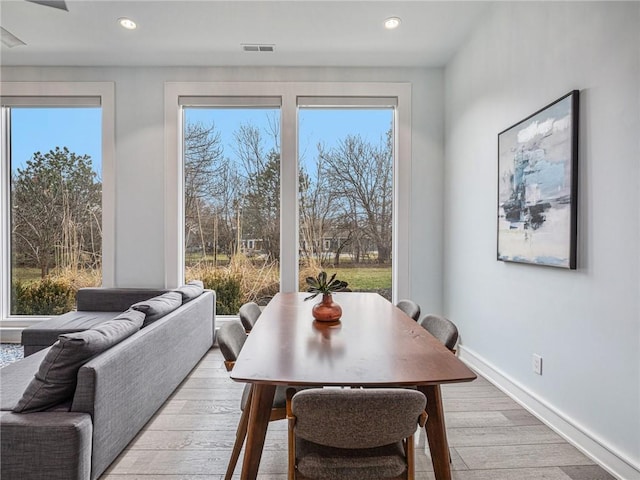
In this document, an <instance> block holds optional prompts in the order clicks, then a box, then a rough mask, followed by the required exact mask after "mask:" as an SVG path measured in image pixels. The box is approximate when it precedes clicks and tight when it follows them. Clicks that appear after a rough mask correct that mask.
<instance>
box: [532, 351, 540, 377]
mask: <svg viewBox="0 0 640 480" xmlns="http://www.w3.org/2000/svg"><path fill="white" fill-rule="evenodd" d="M531 360H532V363H531V366H532V367H533V373H537V374H538V375H542V357H541V356H540V355H537V354H535V353H534V354H533V357H532V359H531Z"/></svg>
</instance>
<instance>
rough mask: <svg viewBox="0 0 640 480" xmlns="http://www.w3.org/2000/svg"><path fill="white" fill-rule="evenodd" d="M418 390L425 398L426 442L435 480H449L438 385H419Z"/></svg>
mask: <svg viewBox="0 0 640 480" xmlns="http://www.w3.org/2000/svg"><path fill="white" fill-rule="evenodd" d="M418 389H419V390H420V391H421V392H422V393H424V395H425V396H426V397H427V414H428V415H429V417H428V418H427V424H426V425H425V428H426V431H427V440H428V441H429V451H430V452H431V462H432V463H433V472H434V473H435V477H436V480H451V466H450V464H449V458H450V457H449V443H448V442H447V430H446V428H445V425H444V409H443V408H442V395H441V393H440V385H420V386H419V387H418Z"/></svg>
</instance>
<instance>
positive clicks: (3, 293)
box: [0, 82, 116, 342]
mask: <svg viewBox="0 0 640 480" xmlns="http://www.w3.org/2000/svg"><path fill="white" fill-rule="evenodd" d="M83 98H84V99H87V98H89V99H97V100H98V102H99V104H100V107H101V117H102V132H101V135H102V172H101V178H102V286H104V287H111V286H113V285H114V282H115V201H116V198H115V86H114V83H113V82H0V108H1V109H2V115H0V134H1V135H2V151H1V152H0V213H1V218H2V221H1V222H0V275H1V277H0V278H1V284H2V288H0V335H1V337H2V341H18V342H19V341H20V331H21V330H22V328H24V327H27V326H29V325H33V324H34V323H37V322H39V321H42V320H43V319H46V318H50V317H49V316H45V317H42V316H26V315H10V299H11V282H10V278H11V272H10V271H9V269H10V265H11V262H10V255H11V252H10V251H9V249H10V248H11V240H10V224H9V222H10V216H9V208H10V194H11V192H10V186H9V182H10V179H11V171H10V167H9V155H10V153H11V152H10V151H9V150H10V145H9V142H8V141H5V140H7V139H8V135H10V134H11V132H10V124H9V115H8V112H9V109H10V108H11V107H14V106H15V107H18V106H21V107H24V106H30V107H50V106H57V107H65V106H68V107H77V106H79V105H81V104H82V103H83ZM12 99H13V102H12ZM16 337H17V338H16Z"/></svg>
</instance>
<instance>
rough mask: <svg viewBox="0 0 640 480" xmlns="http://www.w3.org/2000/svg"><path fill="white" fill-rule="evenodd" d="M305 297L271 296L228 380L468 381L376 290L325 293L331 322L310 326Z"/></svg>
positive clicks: (462, 368)
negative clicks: (337, 311)
mask: <svg viewBox="0 0 640 480" xmlns="http://www.w3.org/2000/svg"><path fill="white" fill-rule="evenodd" d="M308 295H309V294H308V293H278V294H277V295H276V296H275V297H274V298H273V299H272V300H271V301H270V302H269V304H268V305H267V306H266V308H265V309H264V311H263V312H262V315H261V316H260V319H259V320H258V322H257V323H256V325H255V327H254V328H253V330H252V331H251V334H250V335H249V337H248V338H247V341H246V343H245V344H244V347H243V348H242V351H241V353H240V356H239V357H238V360H237V362H236V364H235V366H234V368H233V370H232V372H231V378H233V379H234V380H236V381H241V382H251V383H268V384H276V385H327V386H330V385H351V386H376V385H377V386H385V385H435V384H441V383H453V382H465V381H471V380H473V379H475V378H476V375H475V374H474V373H473V372H472V371H471V370H469V368H467V366H466V365H465V364H464V363H462V362H461V361H460V360H459V359H458V358H457V357H455V356H454V355H453V354H452V353H451V352H450V351H449V350H447V349H446V348H445V347H444V346H443V345H442V344H441V343H440V342H439V341H438V340H436V339H435V338H434V337H433V336H432V335H431V334H429V333H428V332H427V331H426V330H425V329H424V328H422V327H421V326H420V325H418V324H417V323H416V322H415V321H414V320H412V319H411V318H409V317H408V316H407V315H405V314H404V313H403V312H402V311H401V310H399V309H398V308H397V307H395V306H394V305H393V304H391V303H390V302H389V301H388V300H386V299H385V298H383V297H382V296H380V295H378V294H376V293H359V292H343V293H335V294H333V298H334V302H337V303H339V304H340V306H341V307H342V318H341V320H340V323H339V324H338V325H334V326H331V325H326V324H322V323H319V322H316V321H315V320H314V319H313V316H312V315H311V308H312V307H313V305H314V303H317V302H318V301H320V298H321V297H320V296H318V297H316V298H315V299H312V300H308V301H306V302H305V301H303V300H304V298H305V297H307V296H308Z"/></svg>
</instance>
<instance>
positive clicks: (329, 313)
mask: <svg viewBox="0 0 640 480" xmlns="http://www.w3.org/2000/svg"><path fill="white" fill-rule="evenodd" d="M311 313H312V315H313V318H315V319H316V320H317V321H319V322H335V321H336V320H339V319H340V317H341V316H342V307H341V306H340V305H338V304H337V303H335V302H334V301H333V297H332V296H331V294H330V293H326V294H323V295H322V301H321V302H320V303H316V304H315V305H314V306H313V309H312V311H311Z"/></svg>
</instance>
